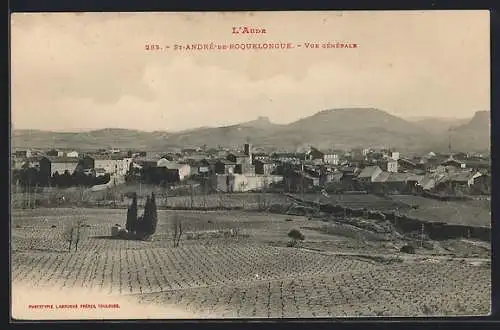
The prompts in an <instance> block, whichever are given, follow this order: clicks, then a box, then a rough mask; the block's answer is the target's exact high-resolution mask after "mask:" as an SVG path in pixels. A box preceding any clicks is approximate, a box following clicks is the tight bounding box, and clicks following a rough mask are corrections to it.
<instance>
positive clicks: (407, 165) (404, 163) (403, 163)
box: [397, 158, 418, 171]
mask: <svg viewBox="0 0 500 330" xmlns="http://www.w3.org/2000/svg"><path fill="white" fill-rule="evenodd" d="M397 163H398V169H401V170H402V171H404V170H414V169H417V168H418V165H417V163H415V162H414V161H412V160H410V159H406V158H400V159H398V160H397Z"/></svg>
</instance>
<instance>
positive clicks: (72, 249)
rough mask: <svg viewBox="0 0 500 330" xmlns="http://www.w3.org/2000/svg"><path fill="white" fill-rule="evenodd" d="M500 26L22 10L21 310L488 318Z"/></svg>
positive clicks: (15, 308)
mask: <svg viewBox="0 0 500 330" xmlns="http://www.w3.org/2000/svg"><path fill="white" fill-rule="evenodd" d="M489 31H490V26H489V12H488V11H464V10H461V11H453V10H449V11H307V12H306V11H303V12H300V11H298V12H285V11H283V12H259V11H255V12H182V13H181V12H168V13H163V12H162V13H160V12H140V13H139V12H137V13H119V12H102V13H97V12H92V13H91V12H85V13H15V14H13V15H12V16H11V111H10V114H11V137H12V139H11V155H10V159H11V170H10V178H11V184H10V189H11V316H12V318H13V319H14V320H18V321H30V320H31V321H33V320H92V319H99V320H102V319H115V320H116V319H121V320H123V319H136V320H145V319H207V318H208V319H248V318H259V319H261V318H266V319H267V318H270V319H283V318H330V319H331V318H346V317H360V318H363V317H432V316H464V315H466V316H471V315H488V314H489V313H490V310H491V221H492V219H491V205H490V203H491V156H490V32H489Z"/></svg>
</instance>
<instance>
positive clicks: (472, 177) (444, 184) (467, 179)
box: [435, 171, 482, 193]
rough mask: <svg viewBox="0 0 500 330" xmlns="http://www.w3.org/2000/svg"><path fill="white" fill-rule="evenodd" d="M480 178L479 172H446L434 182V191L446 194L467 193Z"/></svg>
mask: <svg viewBox="0 0 500 330" xmlns="http://www.w3.org/2000/svg"><path fill="white" fill-rule="evenodd" d="M481 176H482V174H481V173H480V172H474V171H456V172H448V173H446V174H445V175H443V176H442V177H441V179H440V180H439V181H438V182H436V187H435V189H436V190H438V191H445V192H447V193H457V192H462V193H467V192H469V191H470V189H471V187H472V186H473V185H474V184H475V183H476V180H477V179H478V178H479V177H481Z"/></svg>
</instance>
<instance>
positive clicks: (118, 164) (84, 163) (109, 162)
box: [79, 155, 132, 175]
mask: <svg viewBox="0 0 500 330" xmlns="http://www.w3.org/2000/svg"><path fill="white" fill-rule="evenodd" d="M131 163H132V158H129V157H126V156H123V155H85V156H84V157H83V158H82V159H81V160H80V162H79V167H80V168H81V169H82V170H85V169H92V168H93V169H97V168H103V169H104V170H105V171H106V173H109V174H116V175H125V174H127V172H128V171H129V169H130V166H131Z"/></svg>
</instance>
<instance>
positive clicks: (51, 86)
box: [11, 11, 490, 131]
mask: <svg viewBox="0 0 500 330" xmlns="http://www.w3.org/2000/svg"><path fill="white" fill-rule="evenodd" d="M239 26H247V27H255V28H264V29H265V30H266V33H265V34H253V35H249V34H245V35H242V34H233V33H232V29H233V27H239ZM489 39H490V38H489V13H488V11H413V12H395V11H392V12H383V11H380V12H279V13H278V12H246V13H236V12H233V13H228V12H226V13H217V12H214V13H29V14H27V13H18V14H13V15H12V16H11V120H12V127H13V128H14V129H41V130H54V131H82V130H90V129H100V128H128V129H137V130H145V131H154V130H160V131H179V130H184V129H189V128H195V127H200V126H223V125H230V124H234V123H238V122H244V121H249V120H253V119H255V118H257V117H258V116H265V117H268V118H269V119H270V120H271V121H272V122H275V123H289V122H292V121H295V120H298V119H300V118H303V117H307V116H310V115H313V114H314V113H316V112H318V111H321V110H324V109H334V108H349V107H373V108H378V109H381V110H385V111H387V112H389V113H391V114H393V115H396V116H400V117H404V118H408V117H429V116H434V117H455V118H466V117H471V116H472V115H473V114H474V112H475V111H478V110H490V46H489V45H490V44H489ZM210 42H213V43H214V44H230V43H245V44H246V43H268V42H272V43H275V42H279V43H292V45H294V48H292V49H286V50H256V49H251V50H226V51H209V50H205V51H191V50H174V49H173V45H175V44H177V45H186V44H189V45H191V44H193V43H194V44H197V43H210ZM307 42H310V43H318V44H323V43H328V42H330V43H337V42H340V43H348V44H357V45H358V47H356V48H348V49H340V48H337V49H335V48H330V49H328V48H321V47H320V48H316V49H308V48H306V47H305V45H304V43H307ZM146 44H158V45H160V46H161V47H166V46H167V45H168V46H170V47H171V48H169V49H167V48H164V49H163V50H161V51H147V50H146V49H145V45H146ZM299 44H300V45H302V47H298V46H297V45H299Z"/></svg>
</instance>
